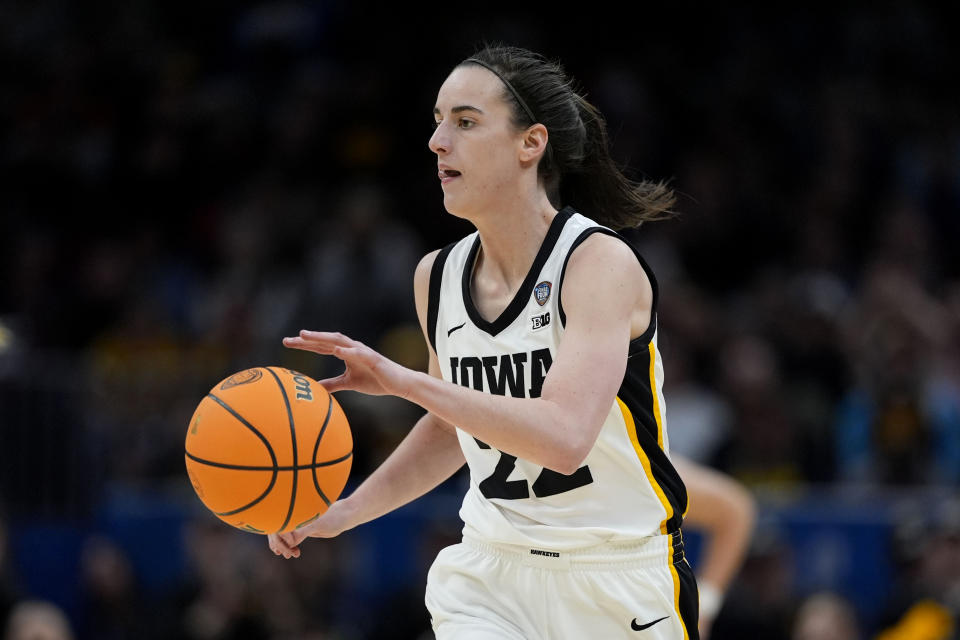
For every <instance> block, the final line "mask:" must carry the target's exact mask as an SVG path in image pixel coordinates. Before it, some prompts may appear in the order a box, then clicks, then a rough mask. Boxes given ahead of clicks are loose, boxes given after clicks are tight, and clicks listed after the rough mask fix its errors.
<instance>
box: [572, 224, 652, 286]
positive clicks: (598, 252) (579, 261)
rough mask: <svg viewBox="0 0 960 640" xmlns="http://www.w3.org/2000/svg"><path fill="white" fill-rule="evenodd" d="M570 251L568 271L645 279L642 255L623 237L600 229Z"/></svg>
mask: <svg viewBox="0 0 960 640" xmlns="http://www.w3.org/2000/svg"><path fill="white" fill-rule="evenodd" d="M592 231H593V233H590V234H589V235H587V236H586V237H585V238H584V239H583V240H582V241H581V242H579V243H577V244H576V246H574V247H573V248H572V249H571V251H570V256H569V257H568V259H567V270H568V271H570V270H575V271H581V270H587V271H601V272H612V271H618V272H623V273H624V274H629V275H637V276H638V277H640V276H643V277H645V276H646V274H645V273H644V269H643V266H642V264H641V262H640V255H639V254H638V253H637V251H636V249H635V248H634V247H633V246H632V245H631V244H630V243H629V242H628V241H627V240H626V239H624V238H623V237H622V236H620V235H616V234H613V233H610V232H605V230H603V229H600V228H595V229H594V230H592Z"/></svg>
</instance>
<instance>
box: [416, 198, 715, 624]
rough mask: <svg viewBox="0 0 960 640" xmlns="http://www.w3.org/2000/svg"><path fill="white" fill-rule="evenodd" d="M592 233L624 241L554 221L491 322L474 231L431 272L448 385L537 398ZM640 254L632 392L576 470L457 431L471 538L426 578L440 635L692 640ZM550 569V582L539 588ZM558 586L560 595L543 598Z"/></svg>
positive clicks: (435, 327)
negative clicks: (480, 307)
mask: <svg viewBox="0 0 960 640" xmlns="http://www.w3.org/2000/svg"><path fill="white" fill-rule="evenodd" d="M593 233H606V234H610V235H614V236H616V234H615V233H614V232H612V231H611V230H609V229H607V228H605V227H602V226H600V225H598V224H597V223H595V222H593V221H592V220H590V219H588V218H586V217H584V216H582V215H580V214H579V213H575V212H574V211H573V210H572V209H570V208H565V209H563V210H561V211H560V212H559V213H558V214H557V216H556V217H555V219H554V220H553V222H552V223H551V225H550V228H549V230H548V232H547V235H546V237H545V238H544V241H543V244H542V245H541V247H540V250H539V252H538V254H537V256H536V259H535V260H534V263H533V265H532V267H531V268H530V271H529V272H528V274H527V276H526V279H525V280H524V282H523V284H522V285H521V287H520V289H519V291H518V292H517V295H516V297H515V298H514V299H513V301H512V302H511V303H510V304H509V305H508V306H507V308H506V309H505V310H504V312H503V313H502V314H501V315H500V317H498V318H497V319H495V320H493V321H492V322H491V321H487V320H486V319H484V318H483V317H482V316H481V315H480V313H479V312H478V311H477V310H476V307H475V305H474V304H473V300H472V298H471V293H470V291H471V286H470V284H471V278H472V274H473V267H474V264H475V261H476V257H477V253H478V251H479V249H480V238H479V234H477V233H473V234H471V235H469V236H467V237H466V238H464V239H463V240H461V241H459V242H457V243H454V244H452V245H450V246H448V247H446V248H445V249H443V250H442V251H441V252H440V253H439V254H438V255H437V258H436V260H435V262H434V266H433V270H432V272H431V277H430V293H429V305H428V314H427V328H428V334H429V337H430V339H431V342H432V344H433V347H434V350H435V352H436V354H437V358H438V361H439V363H440V368H441V371H442V373H443V377H444V379H445V380H447V381H449V382H453V383H455V384H460V385H463V386H467V387H472V388H474V389H477V390H480V391H484V392H487V393H493V394H498V395H507V394H509V395H511V396H514V397H528V398H535V397H538V396H539V395H540V391H541V389H542V386H543V381H544V379H545V377H546V374H547V371H548V370H549V368H550V365H551V363H552V362H553V359H554V358H555V356H556V353H557V349H558V347H559V345H560V342H561V340H562V339H563V333H564V324H565V321H566V317H565V314H564V311H563V307H562V305H561V301H560V298H561V296H560V292H561V288H562V286H563V277H564V273H565V270H566V266H567V261H568V259H569V256H570V254H571V253H572V251H573V250H574V249H576V247H577V246H579V244H580V243H581V242H583V240H585V239H586V238H587V237H588V236H590V235H591V234H593ZM617 237H619V236H617ZM637 258H638V260H639V261H640V263H641V265H642V266H643V268H644V270H645V271H646V273H647V275H648V277H649V279H650V283H651V285H652V287H653V309H652V313H651V321H650V326H649V328H648V329H647V331H646V332H645V333H644V334H643V335H642V336H640V337H638V338H636V339H634V340H632V341H631V342H630V345H629V358H628V362H627V371H626V374H625V376H624V379H623V383H622V385H621V387H620V389H619V391H618V393H617V398H616V400H615V401H614V403H613V404H612V405H611V407H610V411H609V413H608V415H607V417H606V420H605V421H604V424H603V427H602V429H601V431H600V434H599V436H598V438H597V441H596V444H595V445H594V447H593V449H592V450H591V451H590V453H589V454H588V455H587V458H586V459H585V460H584V464H583V466H581V467H580V468H579V469H578V470H577V471H576V472H574V473H573V474H571V475H563V474H560V473H557V472H555V471H551V470H549V469H544V468H543V467H540V466H539V465H536V464H534V463H531V462H528V461H526V460H522V459H517V458H516V457H514V456H511V455H507V454H505V453H502V452H500V451H498V450H496V449H493V448H491V447H490V446H488V445H487V444H485V443H483V442H480V441H479V440H477V439H475V438H474V437H473V436H471V435H469V434H467V433H465V432H463V431H461V430H459V429H458V430H457V435H458V438H459V440H460V446H461V448H462V449H463V452H464V456H465V457H466V460H467V464H468V466H469V469H470V487H469V489H468V491H467V494H466V497H465V498H464V501H463V506H462V508H461V510H460V517H461V518H462V519H463V521H464V530H463V535H464V543H463V544H461V545H455V546H454V547H451V548H449V549H446V550H444V552H443V553H441V555H440V556H439V557H438V559H437V561H436V562H435V563H434V566H433V568H432V569H431V572H430V576H429V579H428V588H427V606H428V608H429V609H430V611H431V615H432V617H433V624H434V629H435V631H436V632H437V634H438V637H451V638H453V637H456V638H473V637H476V638H487V637H489V638H495V637H500V638H502V637H518V638H567V637H569V638H583V637H588V634H589V636H593V637H604V638H608V637H611V638H612V637H621V636H622V637H638V631H642V633H643V634H644V635H643V636H642V637H644V638H664V639H666V638H676V639H681V638H683V639H688V638H696V637H697V636H696V606H697V602H696V586H695V583H694V582H693V576H692V574H691V573H690V570H689V565H687V563H686V560H684V559H683V545H682V538H681V536H680V524H681V521H682V519H683V512H684V511H685V510H686V502H687V497H686V490H685V488H684V486H683V483H682V481H681V480H680V477H679V476H678V475H677V473H676V471H675V470H674V468H673V466H672V464H671V463H670V460H669V458H668V456H667V452H668V447H669V443H668V438H667V433H666V419H665V414H664V401H663V395H662V391H661V386H662V383H663V367H662V363H661V360H660V354H659V351H658V350H657V321H656V319H657V316H656V309H657V295H658V294H657V284H656V280H655V278H654V276H653V273H652V271H651V270H650V268H649V267H648V266H647V264H646V263H645V262H644V261H643V259H642V258H641V257H640V256H639V254H637ZM550 444H551V443H549V442H545V443H544V446H550ZM604 567H606V569H604ZM612 567H615V568H616V570H617V575H621V570H623V569H624V568H625V567H630V570H629V571H627V573H625V574H623V575H621V577H622V578H623V580H616V579H613V576H612V574H610V573H609V570H610V569H611V568H612ZM484 571H485V572H486V573H485V574H484V576H483V577H482V578H480V577H479V573H482V572H484ZM529 571H532V572H533V573H525V572H529ZM544 571H546V572H547V573H548V574H549V575H550V576H551V578H550V585H552V586H550V585H548V584H546V583H541V582H538V580H541V578H543V576H544V575H546V574H544ZM538 576H539V577H538ZM558 576H560V577H562V580H561V581H560V582H559V583H557V584H554V582H553V581H555V580H557V579H558ZM575 576H576V577H577V579H576V580H574V577H575ZM591 576H592V577H591ZM585 579H586V582H584V580H585ZM567 581H569V582H567ZM587 583H589V584H587ZM509 589H515V590H516V591H515V592H510V591H509ZM550 590H553V591H555V592H556V593H557V594H559V595H558V596H557V597H547V594H546V593H539V592H544V591H550ZM494 591H496V593H494ZM607 592H610V593H613V594H614V595H610V593H608V594H607V595H606V596H605V595H604V593H607ZM630 594H633V595H632V596H631V595H630ZM564 599H565V600H566V602H563V604H561V602H562V601H563V600H564ZM541 601H543V606H540V605H539V604H538V603H541ZM551 603H552V604H551ZM613 603H618V604H616V605H615V606H614V604H613ZM508 611H509V612H512V613H508ZM661 616H662V618H661ZM655 619H657V622H656V624H654V625H651V626H648V627H644V625H645V624H647V623H648V622H650V621H652V620H655ZM638 627H639V628H638ZM600 629H606V632H605V633H606V634H607V635H604V634H603V633H601V634H600V635H598V634H597V633H598V631H599V630H600ZM616 630H619V632H618V631H616ZM610 633H613V634H615V635H609V634H610Z"/></svg>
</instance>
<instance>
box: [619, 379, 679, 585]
mask: <svg viewBox="0 0 960 640" xmlns="http://www.w3.org/2000/svg"><path fill="white" fill-rule="evenodd" d="M654 397H656V395H654ZM654 402H656V401H654ZM617 404H618V405H619V406H620V413H622V414H623V422H624V424H625V425H626V427H627V436H629V438H630V443H631V444H632V445H633V449H634V451H636V452H637V457H638V458H639V459H640V464H641V465H642V466H643V472H644V473H645V474H646V476H647V480H648V481H649V482H650V486H651V487H653V490H654V492H655V493H656V494H657V499H658V500H660V504H661V505H662V506H663V510H664V512H665V513H666V517H665V518H664V519H663V522H661V523H660V533H663V534H666V533H667V521H668V520H670V518H671V517H673V507H671V506H670V501H669V500H667V496H666V494H665V493H664V492H663V489H661V488H660V485H659V484H657V481H656V480H655V479H654V477H653V469H651V468H650V458H649V457H647V454H646V452H645V451H644V450H643V447H641V446H640V441H639V440H638V439H637V424H636V422H634V420H633V414H632V413H631V412H630V409H629V407H627V405H626V404H624V402H623V400H621V399H620V396H617ZM657 422H658V424H659V419H658V421H657ZM672 553H673V552H672V551H671V554H672ZM671 566H672V565H671Z"/></svg>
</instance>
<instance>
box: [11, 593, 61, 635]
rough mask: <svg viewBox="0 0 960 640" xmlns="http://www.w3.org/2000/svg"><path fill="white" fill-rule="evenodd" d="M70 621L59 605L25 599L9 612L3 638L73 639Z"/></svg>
mask: <svg viewBox="0 0 960 640" xmlns="http://www.w3.org/2000/svg"><path fill="white" fill-rule="evenodd" d="M73 637H74V636H73V630H72V629H71V628H70V621H69V620H67V616H66V615H65V614H64V613H63V611H62V610H61V609H60V607H58V606H56V605H54V604H52V603H50V602H44V601H40V600H26V601H23V602H20V603H19V604H17V605H16V606H15V607H14V608H13V610H12V611H11V612H10V619H9V620H8V621H7V632H6V635H4V640H73Z"/></svg>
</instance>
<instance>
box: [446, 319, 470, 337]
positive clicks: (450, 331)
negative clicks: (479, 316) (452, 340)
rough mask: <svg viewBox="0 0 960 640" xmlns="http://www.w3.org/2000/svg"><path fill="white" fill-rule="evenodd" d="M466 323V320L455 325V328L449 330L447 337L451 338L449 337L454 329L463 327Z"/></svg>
mask: <svg viewBox="0 0 960 640" xmlns="http://www.w3.org/2000/svg"><path fill="white" fill-rule="evenodd" d="M465 324H467V323H466V322H464V323H463V324H458V325H457V326H455V327H454V328H453V329H450V330H449V331H447V337H448V338H449V337H450V334H451V333H453V332H454V331H456V330H457V329H463V325H465Z"/></svg>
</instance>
